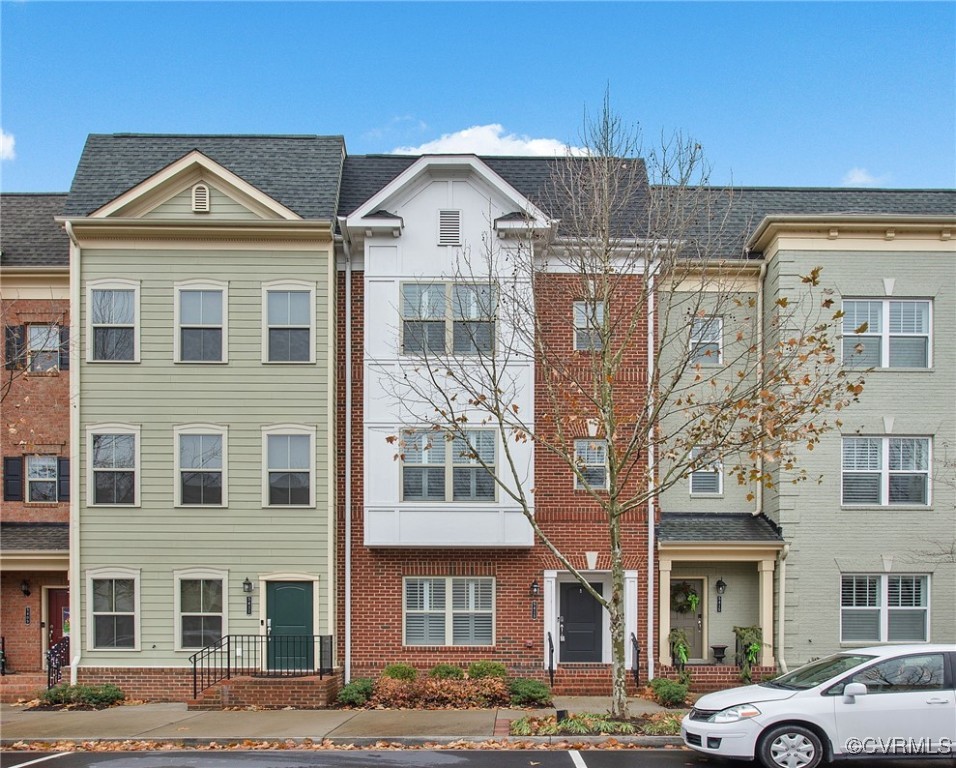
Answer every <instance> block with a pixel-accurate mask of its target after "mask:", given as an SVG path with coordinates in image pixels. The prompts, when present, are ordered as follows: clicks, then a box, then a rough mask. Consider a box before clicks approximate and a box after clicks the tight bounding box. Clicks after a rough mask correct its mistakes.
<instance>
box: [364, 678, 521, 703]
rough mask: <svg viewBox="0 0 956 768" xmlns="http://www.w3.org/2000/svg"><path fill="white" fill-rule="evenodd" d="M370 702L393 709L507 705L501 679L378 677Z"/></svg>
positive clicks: (506, 695)
mask: <svg viewBox="0 0 956 768" xmlns="http://www.w3.org/2000/svg"><path fill="white" fill-rule="evenodd" d="M371 702H372V704H374V705H375V706H379V707H391V708H394V709H415V708H438V707H454V708H456V709H464V708H468V707H497V706H502V705H505V704H507V703H508V688H507V686H506V685H505V682H504V680H501V679H499V678H494V677H489V678H482V679H478V680H440V679H436V678H426V679H424V680H392V679H390V678H385V677H383V678H379V680H378V682H377V683H376V684H375V693H374V695H373V696H372V697H371Z"/></svg>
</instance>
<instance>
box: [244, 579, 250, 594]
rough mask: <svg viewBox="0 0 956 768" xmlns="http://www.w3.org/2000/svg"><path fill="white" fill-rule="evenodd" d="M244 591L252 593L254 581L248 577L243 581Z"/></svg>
mask: <svg viewBox="0 0 956 768" xmlns="http://www.w3.org/2000/svg"><path fill="white" fill-rule="evenodd" d="M242 591H243V592H245V593H246V594H247V595H249V594H252V582H251V581H249V578H248V577H246V580H245V581H243V582H242Z"/></svg>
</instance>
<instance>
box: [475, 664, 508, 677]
mask: <svg viewBox="0 0 956 768" xmlns="http://www.w3.org/2000/svg"><path fill="white" fill-rule="evenodd" d="M507 676H508V672H507V670H506V669H505V665H504V664H502V663H501V662H499V661H473V662H472V663H471V664H469V665H468V677H470V678H471V679H472V680H478V679H481V678H483V677H498V678H501V679H502V680H503V679H504V678H506V677H507Z"/></svg>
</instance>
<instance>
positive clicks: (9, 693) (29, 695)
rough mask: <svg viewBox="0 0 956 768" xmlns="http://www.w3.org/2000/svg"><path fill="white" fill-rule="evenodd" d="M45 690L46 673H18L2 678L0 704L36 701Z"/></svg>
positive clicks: (0, 682)
mask: <svg viewBox="0 0 956 768" xmlns="http://www.w3.org/2000/svg"><path fill="white" fill-rule="evenodd" d="M67 680H69V677H67ZM45 690H46V672H17V673H16V674H6V675H2V676H0V702H3V703H4V704H14V703H16V702H17V701H19V700H20V699H34V698H36V694H37V693H38V692H39V691H45Z"/></svg>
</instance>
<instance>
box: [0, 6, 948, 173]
mask: <svg viewBox="0 0 956 768" xmlns="http://www.w3.org/2000/svg"><path fill="white" fill-rule="evenodd" d="M0 12H2V39H0V56H2V62H0V63H2V69H0V89H2V105H0V108H2V111H0V129H2V131H3V134H2V144H0V157H2V158H3V159H2V161H0V174H2V175H0V188H2V190H3V191H8V192H13V191H18V192H27V191H61V190H66V189H68V188H69V184H70V180H71V178H72V174H73V170H74V168H75V166H76V162H77V160H78V158H79V155H80V151H81V150H82V147H83V142H84V141H85V139H86V135H87V134H88V133H115V132H144V133H313V134H316V133H317V134H342V135H344V136H345V139H346V144H347V146H348V150H349V152H351V153H353V154H361V153H372V152H391V151H394V150H396V149H398V148H409V149H410V150H418V149H424V151H459V152H460V151H475V152H478V153H499V154H500V153H508V154H517V153H522V152H547V151H553V147H555V146H560V145H561V144H562V143H565V142H569V143H571V144H574V143H575V141H576V138H577V135H578V132H579V129H580V126H581V122H582V117H583V114H584V110H585V107H587V108H590V109H598V108H599V107H600V103H601V99H602V97H603V93H604V89H605V87H606V86H609V88H610V94H611V100H612V103H613V107H614V108H615V109H616V110H617V111H618V112H619V113H620V114H621V115H622V116H623V117H624V118H625V119H626V120H628V121H630V122H635V123H640V125H641V128H642V129H643V131H644V134H645V139H646V140H647V142H648V143H653V141H654V139H655V138H656V137H658V136H659V135H660V134H661V132H671V131H673V130H676V129H680V130H682V131H685V132H687V133H689V134H691V135H692V136H694V137H695V138H696V139H697V140H698V141H699V142H700V143H701V144H702V145H703V146H704V148H705V152H706V155H707V157H708V159H709V161H710V162H711V164H712V165H713V169H714V170H713V176H712V179H713V181H714V182H716V183H721V184H723V183H728V182H730V181H733V182H734V183H737V184H748V185H774V186H775V185H794V186H844V185H858V186H888V187H951V186H956V2H939V3H757V2H754V3H720V2H708V3H690V2H686V3H684V2H670V3H663V2H661V3H623V2H621V3H544V2H535V3H399V2H395V3H309V2H295V3H279V2H261V3H254V2H243V3H228V2H216V3H197V2H165V3H145V2H143V3H140V2H111V3H60V2H46V3H40V2H32V1H26V2H24V1H22V0H19V1H17V0H2V3H0Z"/></svg>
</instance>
